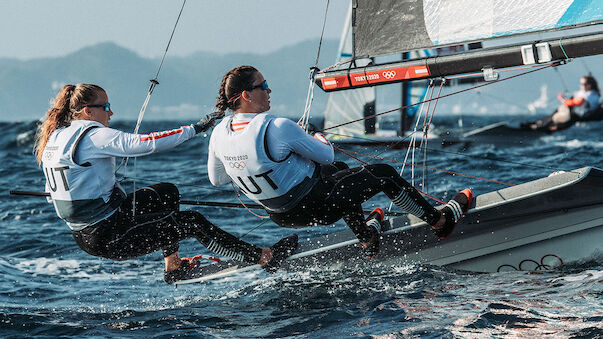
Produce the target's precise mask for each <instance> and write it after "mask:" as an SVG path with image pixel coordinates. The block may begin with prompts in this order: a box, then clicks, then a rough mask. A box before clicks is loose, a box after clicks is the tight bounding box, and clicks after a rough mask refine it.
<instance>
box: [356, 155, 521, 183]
mask: <svg viewBox="0 0 603 339" xmlns="http://www.w3.org/2000/svg"><path fill="white" fill-rule="evenodd" d="M346 152H347V153H352V154H357V155H362V156H366V157H369V158H373V159H379V160H385V161H391V162H394V163H398V164H403V165H411V164H410V163H405V162H403V161H400V160H395V159H391V158H384V157H380V156H377V155H372V154H368V153H361V152H355V151H346ZM415 166H418V167H423V168H425V169H428V170H432V171H439V172H443V173H448V174H451V175H459V176H462V177H467V178H472V179H478V180H483V181H489V182H493V183H496V184H501V185H505V186H515V184H511V183H508V182H504V181H498V180H494V179H487V178H482V177H477V176H474V175H470V174H464V173H460V172H454V171H450V170H445V169H442V168H437V167H429V166H424V165H415Z"/></svg>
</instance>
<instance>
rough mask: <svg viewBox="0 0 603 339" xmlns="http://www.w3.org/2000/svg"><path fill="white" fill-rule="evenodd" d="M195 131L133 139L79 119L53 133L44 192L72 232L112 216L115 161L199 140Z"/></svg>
mask: <svg viewBox="0 0 603 339" xmlns="http://www.w3.org/2000/svg"><path fill="white" fill-rule="evenodd" d="M195 134H196V133H195V128H194V127H193V126H183V127H180V128H178V129H174V130H170V131H162V132H155V133H151V134H132V133H126V132H122V131H119V130H116V129H112V128H108V127H105V126H103V125H102V124H101V123H99V122H96V121H88V120H75V121H73V122H72V123H71V125H70V126H68V127H62V128H59V129H57V130H56V131H54V132H53V133H52V134H51V135H50V138H49V139H48V142H47V143H46V147H45V148H44V153H43V155H42V167H43V171H44V174H45V176H46V191H47V192H49V193H50V196H51V199H50V200H51V201H52V202H53V203H54V205H55V208H56V211H57V214H58V215H59V217H61V218H62V219H64V220H65V221H66V222H67V224H68V225H69V226H70V227H71V228H72V229H73V230H80V229H82V228H84V227H86V226H88V225H91V224H94V223H95V222H98V221H99V220H103V219H104V218H107V217H108V216H110V215H111V214H112V213H113V212H114V211H115V209H116V206H114V204H111V203H110V199H111V196H112V194H113V193H114V188H115V187H116V186H117V187H118V188H119V189H120V190H121V191H122V192H123V189H121V188H120V187H119V185H117V183H116V179H115V157H126V156H128V157H137V156H141V155H147V154H151V153H154V152H158V151H161V150H164V149H168V148H171V147H174V146H176V145H179V144H181V143H182V142H184V141H186V140H188V139H190V138H192V137H193V136H194V135H195ZM124 195H125V194H124Z"/></svg>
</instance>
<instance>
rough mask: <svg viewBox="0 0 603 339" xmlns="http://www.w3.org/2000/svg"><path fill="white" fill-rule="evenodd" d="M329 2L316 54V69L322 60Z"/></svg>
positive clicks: (328, 0)
mask: <svg viewBox="0 0 603 339" xmlns="http://www.w3.org/2000/svg"><path fill="white" fill-rule="evenodd" d="M329 2H330V0H327V6H326V8H325V17H324V19H323V21H322V32H321V33H320V41H319V42H318V51H317V52H316V62H315V63H314V67H316V66H318V59H319V58H320V47H321V46H322V39H323V37H324V35H325V26H326V25H327V13H329Z"/></svg>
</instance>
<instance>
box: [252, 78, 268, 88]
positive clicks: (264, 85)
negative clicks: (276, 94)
mask: <svg viewBox="0 0 603 339" xmlns="http://www.w3.org/2000/svg"><path fill="white" fill-rule="evenodd" d="M256 88H261V89H262V90H263V91H267V90H269V89H270V87H268V81H266V80H264V81H262V83H261V84H259V85H256V86H253V87H251V90H252V91H253V90H254V89H256Z"/></svg>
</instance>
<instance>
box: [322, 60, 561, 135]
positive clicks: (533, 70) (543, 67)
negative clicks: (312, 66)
mask: <svg viewBox="0 0 603 339" xmlns="http://www.w3.org/2000/svg"><path fill="white" fill-rule="evenodd" d="M558 64H559V62H555V63H552V64H548V65H545V66H542V67H540V68H537V69H532V70H530V71H526V72H523V73H519V74H515V75H511V76H509V77H507V78H503V79H498V80H492V81H489V82H487V83H483V84H480V85H477V86H473V87H470V88H466V89H463V90H459V91H456V92H452V93H448V94H444V95H442V96H441V97H437V98H433V99H429V100H423V101H419V102H417V103H414V104H411V105H406V106H402V107H398V108H395V109H392V110H389V111H385V112H381V113H376V114H373V115H369V116H366V117H363V118H360V119H355V120H352V121H348V122H345V123H341V124H339V125H335V126H329V127H326V128H323V129H322V130H319V131H318V132H323V131H326V130H329V129H333V128H337V127H341V126H345V125H349V124H353V123H355V122H358V121H362V120H366V119H371V118H374V117H377V116H380V115H384V114H389V113H392V112H396V111H399V110H401V109H404V108H408V107H412V106H416V105H419V104H422V103H425V102H429V101H433V100H436V99H442V98H447V97H449V96H453V95H457V94H460V93H464V92H468V91H470V90H473V89H476V88H481V87H485V86H489V85H492V84H495V83H498V82H501V81H505V80H509V79H513V78H516V77H519V76H523V75H526V74H530V73H533V72H537V71H540V70H543V69H546V68H549V67H553V66H556V65H558Z"/></svg>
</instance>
